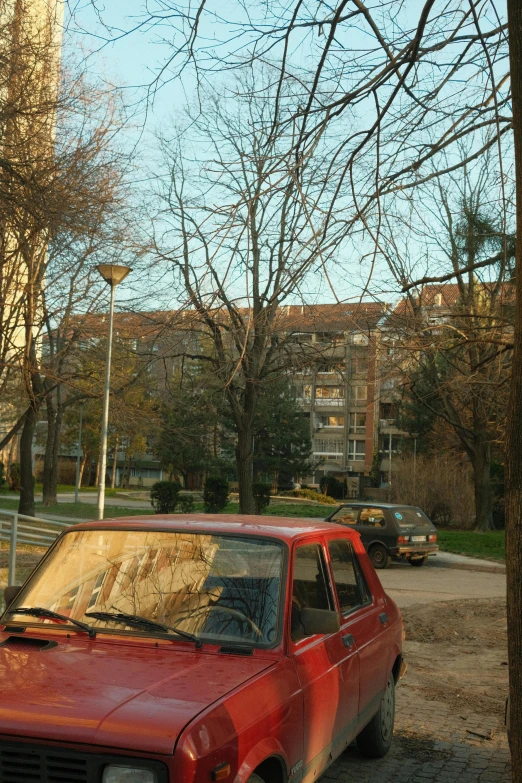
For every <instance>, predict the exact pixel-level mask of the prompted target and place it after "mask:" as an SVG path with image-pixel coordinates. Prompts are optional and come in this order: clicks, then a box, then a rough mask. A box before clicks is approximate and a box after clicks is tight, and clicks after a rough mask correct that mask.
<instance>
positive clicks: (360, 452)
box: [348, 440, 366, 460]
mask: <svg viewBox="0 0 522 783" xmlns="http://www.w3.org/2000/svg"><path fill="white" fill-rule="evenodd" d="M365 455H366V444H365V442H364V440H349V441H348V459H353V460H363V459H364V457H365Z"/></svg>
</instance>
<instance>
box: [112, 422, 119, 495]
mask: <svg viewBox="0 0 522 783" xmlns="http://www.w3.org/2000/svg"><path fill="white" fill-rule="evenodd" d="M119 443H120V436H119V435H116V440H115V441H114V450H113V452H112V476H111V489H114V487H115V486H116V471H117V469H118V445H119Z"/></svg>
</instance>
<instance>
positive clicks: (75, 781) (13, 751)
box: [0, 741, 168, 783]
mask: <svg viewBox="0 0 522 783" xmlns="http://www.w3.org/2000/svg"><path fill="white" fill-rule="evenodd" d="M126 763H127V764H133V763H134V764H136V765H137V766H138V765H139V766H144V767H146V768H148V769H153V770H154V771H155V772H156V775H157V779H158V783H167V782H168V773H167V769H166V767H165V765H164V764H161V763H158V762H155V761H147V760H144V759H137V758H128V757H122V756H112V755H107V754H98V753H76V752H75V751H69V750H62V749H59V748H50V747H45V746H44V745H33V744H30V743H25V742H3V741H0V783H101V779H102V773H103V768H104V767H105V766H106V765H107V764H126Z"/></svg>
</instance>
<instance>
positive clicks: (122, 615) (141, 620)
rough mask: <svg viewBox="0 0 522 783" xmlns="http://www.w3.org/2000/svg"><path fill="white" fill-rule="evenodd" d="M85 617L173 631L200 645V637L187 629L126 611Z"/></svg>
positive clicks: (92, 613)
mask: <svg viewBox="0 0 522 783" xmlns="http://www.w3.org/2000/svg"><path fill="white" fill-rule="evenodd" d="M85 617H92V618H93V620H108V621H111V622H112V621H113V622H116V623H126V624H127V625H136V626H140V625H141V626H143V627H148V628H151V629H152V630H156V631H163V633H168V631H172V632H173V633H175V634H177V635H178V636H181V638H182V639H187V640H188V641H189V642H194V644H195V645H196V647H198V648H199V647H202V646H203V644H202V642H201V639H198V637H197V636H196V635H195V634H193V633H189V632H188V631H182V630H181V628H176V626H174V625H165V624H164V623H158V622H156V620H148V619H147V618H146V617H140V615H139V614H127V613H126V612H86V613H85Z"/></svg>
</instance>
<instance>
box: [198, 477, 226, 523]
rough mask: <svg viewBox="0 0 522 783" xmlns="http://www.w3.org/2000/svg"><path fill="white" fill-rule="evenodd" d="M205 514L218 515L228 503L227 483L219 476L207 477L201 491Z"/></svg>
mask: <svg viewBox="0 0 522 783" xmlns="http://www.w3.org/2000/svg"><path fill="white" fill-rule="evenodd" d="M203 503H204V504H205V514H219V513H220V512H221V511H223V509H224V508H225V506H226V505H227V503H228V481H227V479H224V478H221V476H209V477H208V478H207V480H206V481H205V489H204V490H203Z"/></svg>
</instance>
